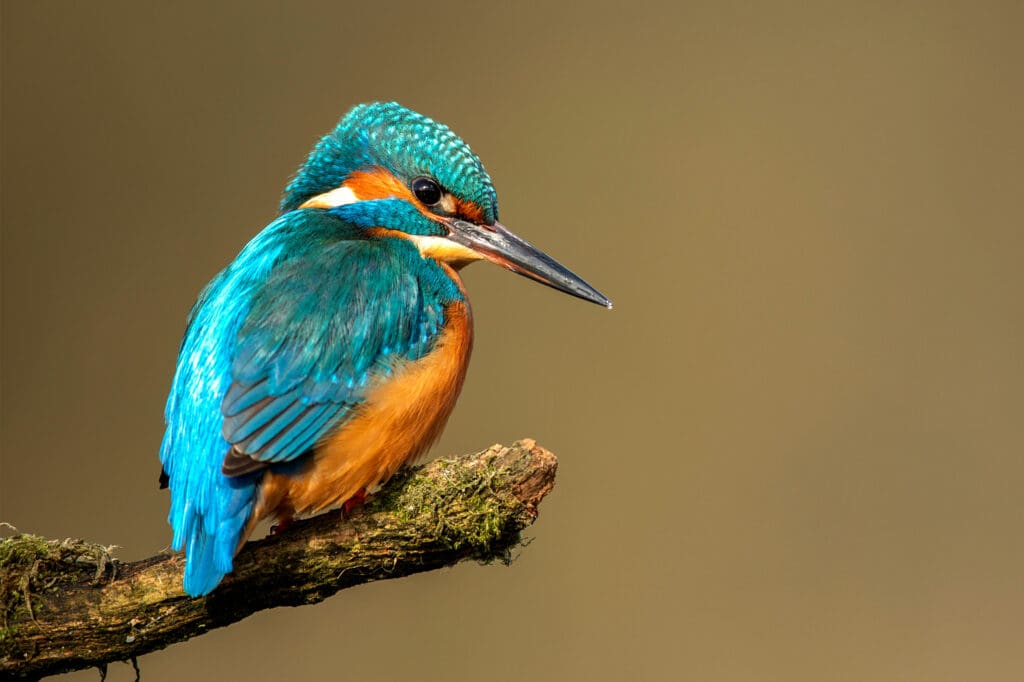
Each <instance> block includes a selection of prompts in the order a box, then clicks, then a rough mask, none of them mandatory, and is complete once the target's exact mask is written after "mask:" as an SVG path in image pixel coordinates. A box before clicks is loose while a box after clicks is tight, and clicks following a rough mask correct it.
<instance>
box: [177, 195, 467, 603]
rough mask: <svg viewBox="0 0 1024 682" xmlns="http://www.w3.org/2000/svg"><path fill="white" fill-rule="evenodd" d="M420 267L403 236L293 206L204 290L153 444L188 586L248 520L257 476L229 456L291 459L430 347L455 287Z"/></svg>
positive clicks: (207, 577)
mask: <svg viewBox="0 0 1024 682" xmlns="http://www.w3.org/2000/svg"><path fill="white" fill-rule="evenodd" d="M394 241H400V240H394ZM430 267H436V266H432V264H429V263H428V262H427V261H423V260H422V259H420V257H419V254H418V253H417V252H416V251H415V247H413V246H412V244H408V243H406V242H402V244H400V245H389V247H387V248H385V246H384V245H383V244H382V243H380V242H376V241H368V240H365V239H361V238H358V232H356V231H355V230H354V229H353V228H351V226H348V225H346V224H345V223H344V222H343V221H340V220H339V219H337V218H334V217H331V216H329V215H328V214H326V213H324V212H319V211H308V210H307V211H294V212H292V213H288V214H285V215H284V216H282V217H281V218H279V219H278V220H276V221H275V222H274V223H272V224H271V225H269V226H268V227H267V228H266V229H265V230H264V231H263V232H261V233H260V234H259V235H257V236H256V237H255V238H254V239H253V240H252V242H250V243H249V244H248V245H247V246H246V248H245V249H243V251H242V252H241V253H240V254H239V256H238V257H237V258H236V259H235V261H234V262H233V263H232V264H231V265H229V266H228V267H227V268H226V269H225V270H224V271H223V272H221V273H220V274H219V275H218V276H217V277H215V278H214V279H213V281H211V282H210V284H209V285H208V286H207V287H206V288H205V289H204V290H203V292H202V293H201V294H200V296H199V300H198V301H197V302H196V305H195V306H194V307H193V310H192V313H191V314H190V317H189V324H188V328H187V331H186V333H185V338H184V339H183V341H182V344H181V349H180V351H179V356H178V363H177V370H176V372H175V377H174V382H173V385H172V388H171V393H170V396H169V397H168V401H167V409H166V420H167V430H166V432H165V434H164V440H163V443H162V445H161V449H160V459H161V462H162V464H163V467H164V471H165V472H166V473H167V475H168V477H169V483H170V486H169V487H170V489H171V509H170V513H169V515H168V521H169V522H170V524H171V525H172V527H173V528H174V540H173V542H172V546H173V547H174V549H176V550H180V549H184V550H185V554H186V566H185V581H184V586H185V591H186V592H188V593H189V594H191V595H193V596H198V595H202V594H207V593H208V592H210V591H211V590H213V588H214V587H216V585H217V584H218V583H219V582H220V580H221V578H223V576H224V575H226V574H227V573H229V572H230V571H231V569H232V560H233V557H234V553H235V549H236V548H237V545H238V543H239V541H240V539H241V534H242V531H243V528H244V526H245V524H246V522H247V521H248V519H249V517H250V516H251V515H252V510H253V506H254V502H255V497H256V491H257V486H258V483H259V478H260V476H259V474H258V473H245V472H240V475H230V476H229V475H226V474H225V473H223V472H222V470H221V469H222V465H223V464H225V463H226V462H227V461H228V460H226V459H225V456H226V455H227V454H228V453H229V452H231V453H234V455H235V456H238V457H241V458H243V461H250V462H255V463H258V464H259V465H260V466H262V465H264V464H271V463H274V462H280V461H287V460H289V459H294V458H295V457H297V456H299V455H301V454H302V453H304V452H305V451H307V450H308V449H309V447H310V446H311V445H312V444H314V443H315V442H316V440H317V439H318V438H320V437H321V436H323V435H324V434H326V433H328V432H330V431H331V430H332V429H334V428H337V427H338V426H339V425H340V424H341V423H343V422H344V419H345V418H346V415H347V414H349V412H350V411H351V409H352V408H353V406H355V405H357V404H358V403H359V402H360V401H361V400H362V399H363V397H364V391H365V389H366V383H367V381H368V380H369V378H370V377H372V376H375V375H377V374H379V373H386V372H388V371H390V368H391V367H392V366H393V364H394V363H395V362H397V361H400V360H401V359H403V358H416V357H419V356H421V355H423V354H425V353H426V352H428V351H429V348H430V345H431V343H432V342H433V339H434V337H435V336H436V334H437V332H438V329H439V327H440V324H441V320H442V315H443V304H444V302H446V300H448V299H450V298H451V296H453V295H457V292H456V293H453V292H452V291H451V290H450V289H449V287H451V286H453V285H452V284H451V282H450V280H448V279H447V278H446V277H440V278H439V277H437V276H436V273H430V272H428V271H425V270H424V268H427V269H428V270H429V268H430ZM256 468H259V467H256Z"/></svg>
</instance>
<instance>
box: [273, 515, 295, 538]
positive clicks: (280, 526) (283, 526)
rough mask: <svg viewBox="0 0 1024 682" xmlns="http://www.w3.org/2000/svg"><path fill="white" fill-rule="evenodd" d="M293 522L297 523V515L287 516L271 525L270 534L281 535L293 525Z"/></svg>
mask: <svg viewBox="0 0 1024 682" xmlns="http://www.w3.org/2000/svg"><path fill="white" fill-rule="evenodd" d="M293 523H295V517H294V516H286V517H284V518H283V519H281V520H280V521H278V522H277V523H275V524H274V525H273V526H271V527H270V534H271V535H280V534H281V533H282V532H283V531H285V530H287V529H288V526H290V525H292V524H293Z"/></svg>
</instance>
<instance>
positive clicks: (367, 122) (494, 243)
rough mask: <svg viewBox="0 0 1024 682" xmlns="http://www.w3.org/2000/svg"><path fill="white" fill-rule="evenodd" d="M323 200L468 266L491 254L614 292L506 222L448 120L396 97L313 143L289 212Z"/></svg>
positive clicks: (356, 220)
mask: <svg viewBox="0 0 1024 682" xmlns="http://www.w3.org/2000/svg"><path fill="white" fill-rule="evenodd" d="M299 208H321V209H326V210H330V211H332V212H335V213H337V214H338V215H339V216H341V217H343V218H345V219H346V220H347V221H348V222H350V223H353V224H355V225H358V226H359V227H361V228H363V229H366V230H367V231H369V232H371V233H372V234H375V235H378V236H393V237H401V238H404V239H408V240H410V241H412V242H413V243H414V244H415V245H416V246H417V248H418V249H419V250H420V253H421V254H423V255H424V256H425V257H430V258H434V259H436V260H439V261H442V262H445V263H448V264H450V265H452V266H453V267H456V268H458V267H461V266H463V265H466V264H467V263H470V262H472V261H475V260H480V259H486V260H489V261H491V262H493V263H497V264H498V265H501V266H502V267H505V268H508V269H509V270H511V271H513V272H516V273H519V274H521V275H525V276H527V277H530V278H531V279H535V280H537V281H538V282H541V283H543V284H546V285H548V286H551V287H554V288H555V289H558V290H560V291H564V292H566V293H569V294H572V295H573V296H578V297H580V298H582V299H585V300H588V301H592V302H594V303H598V304H600V305H603V306H606V307H609V308H610V307H611V301H609V300H608V299H607V298H605V296H604V295H602V294H601V293H600V292H599V291H597V290H596V289H594V288H593V287H592V286H590V285H589V284H587V283H586V282H585V281H583V280H582V279H581V278H580V277H578V276H577V275H575V274H573V273H572V272H570V271H569V270H568V269H567V268H565V267H564V266H563V265H561V264H560V263H558V262H557V261H555V260H554V259H553V258H551V257H550V256H548V255H546V254H545V253H544V252H542V251H540V250H539V249H537V248H536V247H534V246H533V245H531V244H529V243H528V242H526V241H525V240H523V239H520V238H519V237H517V236H516V235H514V234H513V233H512V232H510V231H509V230H507V229H506V228H505V227H504V226H503V225H502V224H501V223H499V222H498V196H497V194H496V193H495V191H494V186H493V185H492V184H491V178H490V177H489V176H488V175H487V171H485V170H484V167H483V164H482V163H480V159H479V158H477V156H476V154H474V153H473V152H472V151H471V150H470V148H469V146H468V145H467V144H466V143H465V142H463V141H462V140H461V139H460V138H459V137H458V136H457V135H455V133H453V132H452V131H451V130H450V129H449V128H448V127H447V126H445V125H442V124H440V123H437V122H436V121H433V120H432V119H429V118H427V117H426V116H423V115H422V114H418V113H416V112H414V111H410V110H409V109H406V108H405V107H403V106H401V105H399V104H396V103H394V102H390V103H379V102H378V103H373V104H362V105H360V106H357V107H355V108H354V109H352V111H350V112H349V113H348V114H347V115H346V116H345V117H344V118H343V119H342V120H341V122H340V123H339V124H338V126H337V127H336V128H335V129H334V130H333V131H332V132H331V133H329V134H328V135H326V136H325V137H324V138H323V139H321V140H320V142H319V143H318V144H317V145H316V147H315V148H314V149H313V151H312V153H311V154H310V155H309V158H308V159H306V162H305V164H303V166H302V167H301V168H300V169H299V172H298V174H297V175H296V176H295V179H294V180H292V182H291V183H290V184H289V185H288V188H287V189H286V190H285V196H284V199H282V201H281V210H282V212H287V211H293V210H296V209H299Z"/></svg>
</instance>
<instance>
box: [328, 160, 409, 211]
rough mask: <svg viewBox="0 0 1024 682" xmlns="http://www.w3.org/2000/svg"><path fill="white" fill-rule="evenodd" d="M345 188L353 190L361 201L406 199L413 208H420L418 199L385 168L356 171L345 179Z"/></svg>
mask: <svg viewBox="0 0 1024 682" xmlns="http://www.w3.org/2000/svg"><path fill="white" fill-rule="evenodd" d="M343 186H344V187H348V188H349V189H350V190H352V192H353V193H354V194H355V195H356V196H357V197H359V200H360V201H367V200H370V199H405V200H406V201H408V202H409V203H410V204H412V205H413V206H419V202H418V201H416V197H414V196H413V195H412V192H411V191H410V190H409V188H408V187H406V186H405V183H404V182H402V181H401V180H399V179H398V178H396V177H395V176H394V174H393V173H391V172H390V171H388V170H386V169H384V168H373V169H371V170H359V171H355V172H353V173H351V174H350V175H349V176H348V177H347V178H345V183H344V185H343Z"/></svg>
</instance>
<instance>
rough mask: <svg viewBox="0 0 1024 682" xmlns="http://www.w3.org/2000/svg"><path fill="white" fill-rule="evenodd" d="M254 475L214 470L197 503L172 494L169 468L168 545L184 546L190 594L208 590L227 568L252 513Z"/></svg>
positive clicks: (227, 570)
mask: <svg viewBox="0 0 1024 682" xmlns="http://www.w3.org/2000/svg"><path fill="white" fill-rule="evenodd" d="M258 479H259V476H258V475H256V476H253V475H250V476H241V477H239V478H227V477H226V476H224V475H223V474H221V473H220V472H219V471H218V472H216V474H215V477H214V478H213V480H211V481H209V482H208V483H209V485H208V486H207V489H206V490H205V491H203V492H205V493H207V494H206V495H203V494H202V493H200V495H199V496H198V497H199V500H198V501H199V504H197V500H194V499H188V498H186V497H185V495H184V494H180V495H176V491H175V485H174V483H175V481H174V474H173V472H172V474H171V513H170V515H169V518H168V520H169V521H170V523H171V525H172V526H173V527H174V540H173V542H172V543H171V546H172V547H173V548H174V549H176V550H181V549H184V550H185V580H184V588H185V592H187V593H188V594H189V595H190V596H192V597H201V596H203V595H205V594H209V593H210V592H212V591H213V588H215V587H216V586H217V585H218V584H219V583H220V581H221V579H222V578H223V577H224V576H225V575H227V574H228V573H230V572H231V570H232V568H233V566H234V555H235V550H236V549H237V548H238V544H239V540H240V538H241V535H242V531H243V528H244V527H245V524H246V522H247V521H248V520H249V517H250V516H251V515H252V509H253V506H254V504H255V500H256V488H257V481H258ZM182 498H184V499H182ZM204 498H205V504H202V502H203V501H204ZM200 507H202V508H200Z"/></svg>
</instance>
